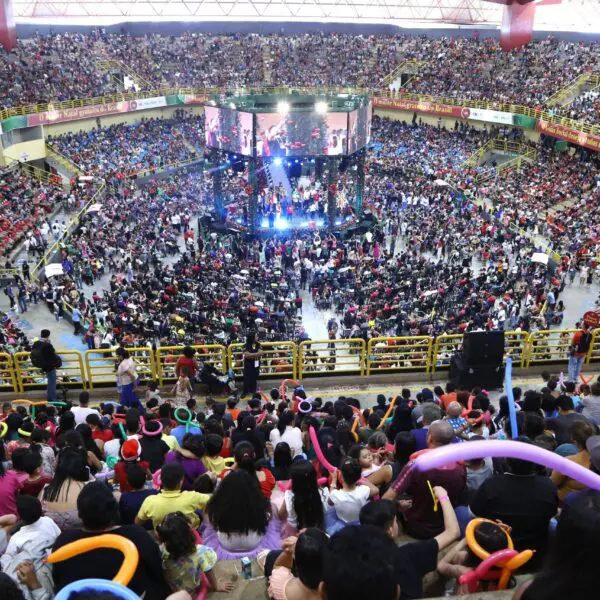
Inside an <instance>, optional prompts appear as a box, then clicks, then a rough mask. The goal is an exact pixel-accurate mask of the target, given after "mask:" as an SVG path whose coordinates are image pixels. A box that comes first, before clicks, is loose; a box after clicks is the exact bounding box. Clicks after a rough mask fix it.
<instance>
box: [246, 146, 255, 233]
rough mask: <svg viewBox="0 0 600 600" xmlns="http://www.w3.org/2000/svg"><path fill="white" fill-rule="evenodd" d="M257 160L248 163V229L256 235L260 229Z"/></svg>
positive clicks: (252, 159)
mask: <svg viewBox="0 0 600 600" xmlns="http://www.w3.org/2000/svg"><path fill="white" fill-rule="evenodd" d="M256 160H257V159H256V158H250V159H249V161H248V182H249V186H248V189H247V190H246V191H247V192H248V227H249V229H250V232H251V233H255V232H256V229H257V227H258V174H257V171H256Z"/></svg>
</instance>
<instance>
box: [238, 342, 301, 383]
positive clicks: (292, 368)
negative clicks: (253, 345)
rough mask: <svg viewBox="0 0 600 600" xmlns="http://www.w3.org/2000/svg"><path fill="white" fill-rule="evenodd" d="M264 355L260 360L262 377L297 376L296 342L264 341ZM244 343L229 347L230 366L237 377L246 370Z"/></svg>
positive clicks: (262, 347)
mask: <svg viewBox="0 0 600 600" xmlns="http://www.w3.org/2000/svg"><path fill="white" fill-rule="evenodd" d="M260 347H261V350H262V351H263V357H262V359H261V361H260V375H261V377H279V378H280V379H286V378H288V379H289V378H292V379H295V378H296V350H297V349H296V344H294V342H263V343H262V344H261V345H260ZM243 348H244V344H231V345H230V346H229V347H228V348H227V358H228V361H229V367H230V369H231V370H232V371H233V374H234V375H235V376H236V377H242V375H243V371H244V360H243V357H242V355H243Z"/></svg>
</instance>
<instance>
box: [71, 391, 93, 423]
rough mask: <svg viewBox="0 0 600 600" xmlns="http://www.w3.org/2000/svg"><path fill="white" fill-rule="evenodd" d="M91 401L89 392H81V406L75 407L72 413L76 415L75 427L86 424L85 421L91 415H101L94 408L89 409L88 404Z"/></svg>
mask: <svg viewBox="0 0 600 600" xmlns="http://www.w3.org/2000/svg"><path fill="white" fill-rule="evenodd" d="M89 401H90V393H89V392H81V394H79V406H73V407H72V408H71V412H72V413H73V414H74V415H75V426H77V425H81V424H82V423H85V420H86V419H87V417H88V416H89V415H98V416H100V413H99V412H98V411H97V410H95V409H94V408H89V406H88V403H89Z"/></svg>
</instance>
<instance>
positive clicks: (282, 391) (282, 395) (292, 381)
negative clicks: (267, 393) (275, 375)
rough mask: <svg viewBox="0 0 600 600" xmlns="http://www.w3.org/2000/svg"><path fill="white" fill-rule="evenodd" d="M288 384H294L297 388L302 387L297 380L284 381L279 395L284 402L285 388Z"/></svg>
mask: <svg viewBox="0 0 600 600" xmlns="http://www.w3.org/2000/svg"><path fill="white" fill-rule="evenodd" d="M288 384H292V385H293V386H295V387H300V386H301V385H302V384H301V383H300V382H299V381H296V380H295V379H284V380H283V381H282V382H281V385H280V386H279V395H280V396H281V399H282V400H284V399H285V388H286V386H287V385H288Z"/></svg>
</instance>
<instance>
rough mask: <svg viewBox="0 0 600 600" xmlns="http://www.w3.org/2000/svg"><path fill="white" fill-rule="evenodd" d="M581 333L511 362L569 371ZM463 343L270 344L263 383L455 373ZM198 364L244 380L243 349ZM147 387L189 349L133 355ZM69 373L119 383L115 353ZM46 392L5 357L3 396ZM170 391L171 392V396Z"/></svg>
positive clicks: (24, 360)
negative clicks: (571, 354) (452, 369)
mask: <svg viewBox="0 0 600 600" xmlns="http://www.w3.org/2000/svg"><path fill="white" fill-rule="evenodd" d="M576 331H577V330H576V329H553V330H549V331H535V332H533V333H525V332H518V331H507V332H505V337H504V357H505V358H506V356H508V355H510V356H511V357H512V359H513V364H514V366H515V367H517V368H521V367H522V368H528V367H530V366H533V365H543V364H556V365H566V363H567V362H568V360H569V349H570V347H571V340H572V337H573V334H574V333H575V332H576ZM462 341H463V336H462V335H460V334H448V335H440V336H438V337H437V338H433V337H430V336H409V337H389V338H386V337H381V338H373V339H371V340H369V343H368V344H367V343H365V341H364V340H362V339H360V338H356V339H347V340H346V339H341V340H317V341H313V340H307V341H304V342H300V343H299V344H296V343H294V342H263V343H262V344H261V347H262V350H263V352H264V354H263V357H262V359H261V364H260V377H261V378H269V379H288V378H293V379H304V378H306V377H313V376H322V375H325V376H330V375H359V376H367V377H370V376H374V375H381V374H387V373H399V372H403V371H406V372H415V373H434V372H436V371H440V370H446V369H448V368H449V367H450V361H451V358H452V355H453V354H454V352H455V351H456V350H458V349H459V348H460V347H461V345H462ZM192 348H193V349H194V350H195V351H196V352H197V358H198V361H199V362H206V363H209V364H212V365H213V366H214V367H215V368H216V369H217V371H218V372H219V373H223V374H224V373H226V372H227V370H228V369H231V370H232V371H233V373H234V375H235V376H236V378H237V379H241V378H242V377H243V360H242V352H243V344H231V345H229V346H228V347H226V346H222V345H219V344H215V345H206V346H192ZM127 350H128V351H129V353H130V354H131V356H132V358H133V360H134V362H135V364H136V369H137V372H138V375H139V378H140V382H141V383H144V382H147V381H150V380H156V381H158V382H159V384H160V385H161V386H162V385H163V384H171V383H173V382H174V381H175V364H176V362H177V359H178V358H179V356H181V353H182V350H183V346H166V347H162V348H158V349H157V350H156V352H154V351H152V350H151V349H150V348H128V349H127ZM58 354H59V355H60V356H61V357H62V359H63V366H62V367H61V368H60V369H58V380H57V383H58V386H59V387H60V386H61V385H62V386H68V387H75V388H82V387H83V388H89V389H95V388H98V387H101V386H108V387H113V386H114V385H115V384H116V371H117V363H118V361H117V357H116V355H115V349H112V350H104V349H102V350H88V351H86V352H85V353H84V354H82V353H80V352H76V351H74V350H59V351H58ZM598 362H600V329H597V330H595V331H594V332H593V336H592V343H591V345H590V349H589V351H588V353H587V355H586V357H585V363H586V364H589V363H598ZM45 386H46V376H45V374H44V373H43V372H42V371H40V369H38V368H36V367H34V366H33V365H32V364H31V362H30V360H29V353H28V352H17V353H16V354H15V355H14V356H12V357H11V356H10V355H9V354H1V353H0V391H3V390H5V391H9V390H11V389H12V390H14V392H24V391H26V390H28V389H31V388H43V387H45ZM165 392H166V390H165Z"/></svg>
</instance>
